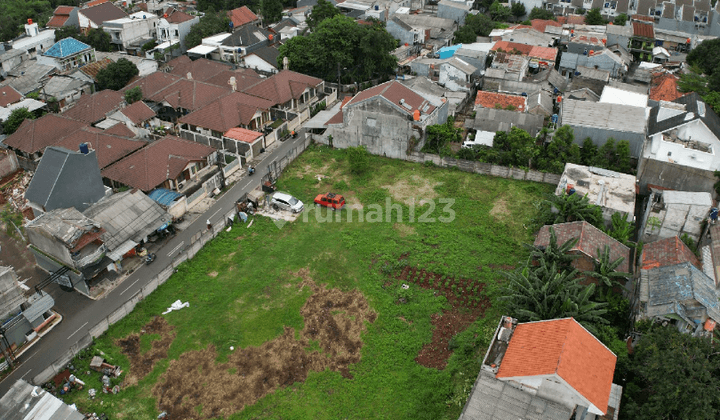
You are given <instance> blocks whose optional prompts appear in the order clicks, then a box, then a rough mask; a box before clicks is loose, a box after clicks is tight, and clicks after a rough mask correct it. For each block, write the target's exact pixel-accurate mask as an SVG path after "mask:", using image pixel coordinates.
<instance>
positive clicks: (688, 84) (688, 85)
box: [678, 72, 708, 96]
mask: <svg viewBox="0 0 720 420" xmlns="http://www.w3.org/2000/svg"><path fill="white" fill-rule="evenodd" d="M707 84H708V80H707V78H706V77H703V76H701V75H699V74H697V73H693V72H690V73H684V74H681V75H680V80H678V89H680V90H681V91H683V92H697V94H698V95H700V96H703V95H705V94H707V93H708V87H707Z"/></svg>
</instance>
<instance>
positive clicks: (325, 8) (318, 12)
mask: <svg viewBox="0 0 720 420" xmlns="http://www.w3.org/2000/svg"><path fill="white" fill-rule="evenodd" d="M339 14H340V10H338V8H337V7H335V6H334V5H333V4H332V3H330V2H329V1H328V0H318V2H317V4H316V5H315V6H313V8H312V11H311V12H310V16H308V18H307V19H306V21H307V25H308V27H309V28H310V30H311V31H314V30H315V29H316V28H317V26H318V25H319V24H320V22H322V21H324V20H325V19H332V18H333V17H335V16H337V15H339Z"/></svg>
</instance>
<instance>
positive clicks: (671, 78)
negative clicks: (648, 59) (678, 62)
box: [649, 73, 684, 102]
mask: <svg viewBox="0 0 720 420" xmlns="http://www.w3.org/2000/svg"><path fill="white" fill-rule="evenodd" d="M678 80H680V79H679V78H678V77H677V76H675V75H674V74H671V73H655V74H653V76H652V79H651V82H650V96H649V98H650V99H652V100H653V101H668V102H672V101H674V100H675V99H677V98H679V97H681V96H683V95H684V93H682V92H680V90H679V89H678Z"/></svg>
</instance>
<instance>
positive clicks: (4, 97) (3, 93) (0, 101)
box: [0, 85, 23, 107]
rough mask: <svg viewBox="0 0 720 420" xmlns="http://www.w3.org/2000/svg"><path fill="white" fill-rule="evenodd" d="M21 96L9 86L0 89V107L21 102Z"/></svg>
mask: <svg viewBox="0 0 720 420" xmlns="http://www.w3.org/2000/svg"><path fill="white" fill-rule="evenodd" d="M22 98H23V96H22V95H21V94H20V92H18V91H17V90H15V89H14V88H13V87H12V86H10V85H5V86H2V87H0V106H2V107H6V106H8V105H10V104H14V103H15V102H20V101H22Z"/></svg>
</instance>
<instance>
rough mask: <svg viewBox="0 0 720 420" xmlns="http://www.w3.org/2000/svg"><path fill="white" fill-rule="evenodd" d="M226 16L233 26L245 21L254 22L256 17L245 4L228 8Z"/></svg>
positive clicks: (237, 26) (243, 23) (240, 24)
mask: <svg viewBox="0 0 720 420" xmlns="http://www.w3.org/2000/svg"><path fill="white" fill-rule="evenodd" d="M227 15H228V17H229V18H230V20H231V21H232V23H233V27H234V28H239V27H241V26H243V25H245V24H246V23H251V22H255V21H256V20H258V17H257V15H256V14H255V13H253V12H252V10H250V9H248V7H247V6H243V7H239V8H237V9H233V10H229V11H228V12H227Z"/></svg>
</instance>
